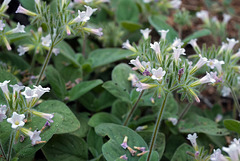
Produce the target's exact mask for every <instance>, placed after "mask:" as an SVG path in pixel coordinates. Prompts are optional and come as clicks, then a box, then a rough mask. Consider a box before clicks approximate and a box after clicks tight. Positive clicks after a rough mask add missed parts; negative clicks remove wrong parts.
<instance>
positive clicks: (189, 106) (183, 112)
mask: <svg viewBox="0 0 240 161" xmlns="http://www.w3.org/2000/svg"><path fill="white" fill-rule="evenodd" d="M192 104H193V103H189V104H188V105H187V106H186V107H185V108H184V109H183V111H182V113H181V114H180V115H179V118H178V122H177V124H178V123H179V122H180V120H181V119H182V118H183V117H184V116H185V115H186V113H187V112H188V111H189V109H190V108H191V106H192Z"/></svg>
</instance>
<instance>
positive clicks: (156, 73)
mask: <svg viewBox="0 0 240 161" xmlns="http://www.w3.org/2000/svg"><path fill="white" fill-rule="evenodd" d="M152 74H153V75H152V79H156V80H158V81H160V80H162V78H163V76H164V75H165V74H166V71H163V69H162V67H159V68H158V69H157V70H156V69H152Z"/></svg>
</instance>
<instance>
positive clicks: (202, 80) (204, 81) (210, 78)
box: [199, 72, 216, 84]
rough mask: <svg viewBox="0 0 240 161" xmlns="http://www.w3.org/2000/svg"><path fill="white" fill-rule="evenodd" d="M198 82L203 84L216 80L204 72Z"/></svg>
mask: <svg viewBox="0 0 240 161" xmlns="http://www.w3.org/2000/svg"><path fill="white" fill-rule="evenodd" d="M199 82H200V83H201V84H205V83H215V82H216V80H215V79H214V78H213V77H212V76H211V75H210V74H209V73H208V72H206V75H205V76H204V77H202V78H201V79H200V80H199Z"/></svg>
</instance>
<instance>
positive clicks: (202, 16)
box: [196, 10, 209, 22]
mask: <svg viewBox="0 0 240 161" xmlns="http://www.w3.org/2000/svg"><path fill="white" fill-rule="evenodd" d="M196 16H197V17H198V18H200V19H201V20H202V21H204V22H208V21H209V16H208V11H205V10H202V11H200V12H197V13H196Z"/></svg>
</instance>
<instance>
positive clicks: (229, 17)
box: [223, 13, 231, 24]
mask: <svg viewBox="0 0 240 161" xmlns="http://www.w3.org/2000/svg"><path fill="white" fill-rule="evenodd" d="M230 19H231V16H230V15H228V14H225V13H224V14H223V23H225V24H227V23H228V22H229V20H230Z"/></svg>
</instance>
